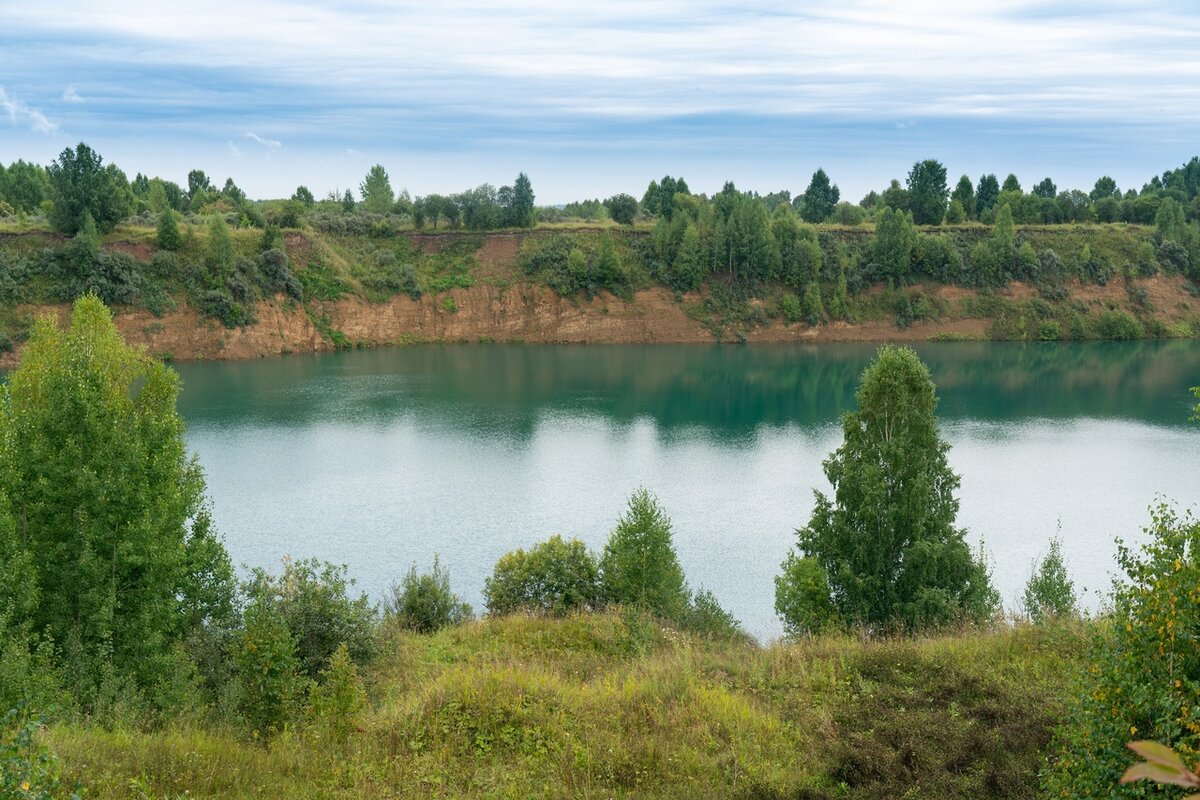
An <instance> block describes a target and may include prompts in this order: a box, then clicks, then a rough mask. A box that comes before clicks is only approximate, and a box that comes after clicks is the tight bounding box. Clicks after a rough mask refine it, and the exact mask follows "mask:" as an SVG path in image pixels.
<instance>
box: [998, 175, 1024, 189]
mask: <svg viewBox="0 0 1200 800" xmlns="http://www.w3.org/2000/svg"><path fill="white" fill-rule="evenodd" d="M1000 191H1002V192H1020V191H1021V182H1020V181H1019V180H1017V176H1016V175H1013V174H1012V173H1011V172H1010V173H1008V177H1007V178H1005V179H1004V184H1003V185H1002V186H1001V187H1000Z"/></svg>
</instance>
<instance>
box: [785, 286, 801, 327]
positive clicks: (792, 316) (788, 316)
mask: <svg viewBox="0 0 1200 800" xmlns="http://www.w3.org/2000/svg"><path fill="white" fill-rule="evenodd" d="M779 313H780V314H782V315H783V318H784V319H785V320H787V322H789V323H795V322H799V321H800V320H802V319H803V318H804V309H803V307H801V305H800V298H798V297H796V295H794V294H792V293H791V292H785V293H784V294H783V296H782V297H780V298H779Z"/></svg>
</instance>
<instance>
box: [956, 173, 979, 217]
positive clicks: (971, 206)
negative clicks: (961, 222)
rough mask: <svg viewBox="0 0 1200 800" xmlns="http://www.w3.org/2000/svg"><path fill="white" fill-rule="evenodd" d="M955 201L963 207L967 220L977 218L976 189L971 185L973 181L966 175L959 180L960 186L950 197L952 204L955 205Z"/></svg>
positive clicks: (958, 185)
mask: <svg viewBox="0 0 1200 800" xmlns="http://www.w3.org/2000/svg"><path fill="white" fill-rule="evenodd" d="M955 200H957V201H958V203H959V205H961V206H962V210H963V214H964V215H965V216H966V218H967V219H974V218H975V187H973V186H972V185H971V179H970V178H968V177H967V176H966V175H963V176H962V177H960V178H959V179H958V184H957V185H956V186H955V187H954V192H953V193H952V194H951V195H950V202H951V203H953V202H954V201H955Z"/></svg>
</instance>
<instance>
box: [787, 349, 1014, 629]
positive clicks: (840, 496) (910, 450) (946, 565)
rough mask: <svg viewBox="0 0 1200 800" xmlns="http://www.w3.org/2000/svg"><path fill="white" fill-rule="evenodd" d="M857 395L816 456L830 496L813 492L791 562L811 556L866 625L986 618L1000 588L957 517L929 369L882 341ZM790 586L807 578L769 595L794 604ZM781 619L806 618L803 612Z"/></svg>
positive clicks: (845, 616) (842, 609)
mask: <svg viewBox="0 0 1200 800" xmlns="http://www.w3.org/2000/svg"><path fill="white" fill-rule="evenodd" d="M857 400H858V410H857V411H851V412H847V413H846V414H845V415H843V417H842V429H843V432H844V436H845V439H844V441H843V443H842V446H841V447H840V448H838V449H837V450H836V451H835V452H834V453H833V454H832V455H831V456H830V457H829V458H828V459H826V461H825V465H824V466H825V476H826V477H827V478H828V479H829V482H830V483H831V484H832V485H833V489H834V498H833V500H832V501H831V500H830V499H829V498H827V497H826V496H825V495H823V494H822V493H820V492H816V508H815V509H814V510H813V514H812V518H811V519H810V520H809V523H808V525H807V526H806V527H805V528H803V529H801V530H799V531H798V532H797V535H798V537H799V547H798V553H797V554H796V555H795V556H793V557H791V558H790V559H789V561H790V562H792V567H791V571H792V572H795V571H796V569H797V568H796V566H795V564H794V559H803V558H810V559H813V560H814V561H815V562H816V565H817V566H819V567H820V569H821V570H823V571H824V573H825V576H826V580H827V581H828V584H829V590H830V593H829V597H830V602H831V604H832V606H833V608H834V610H835V611H836V613H837V615H838V617H839V618H840V619H842V620H843V621H845V622H846V623H849V624H860V625H865V626H867V627H868V628H870V629H873V630H880V629H885V628H891V627H900V628H903V629H906V630H916V629H919V628H923V627H928V626H933V625H940V624H946V623H949V622H953V621H956V620H960V619H977V620H979V619H984V618H986V617H988V616H989V615H991V614H992V613H994V611H995V608H996V605H997V602H998V598H997V597H996V594H995V591H994V590H993V589H992V588H991V586H990V582H989V580H988V574H987V569H986V566H985V565H984V564H983V563H982V561H981V560H980V559H977V558H976V557H974V556H973V555H972V553H971V551H970V549H969V548H968V547H967V544H966V542H965V541H964V538H963V537H964V531H962V530H961V529H959V528H956V527H955V525H954V520H955V516H956V515H957V513H958V500H957V499H955V497H954V491H955V490H956V489H957V488H958V483H959V479H958V476H957V475H955V474H954V472H953V471H952V470H951V469H950V466H949V464H948V463H947V461H946V453H947V451H948V450H949V449H950V446H949V445H948V444H946V442H945V441H943V440H942V439H941V437H940V435H939V432H938V425H937V418H936V417H935V416H934V409H935V408H936V406H937V396H936V394H935V389H934V385H933V381H932V380H931V379H930V377H929V370H928V369H927V368H926V367H925V365H924V364H923V363H921V360H920V359H919V358H918V357H917V354H916V353H914V352H913V351H912V350H911V349H909V348H898V347H892V346H885V347H882V348H880V350H879V353H878V355H877V356H876V358H875V361H874V362H872V364H871V365H870V366H869V367H868V368H867V370H866V371H865V372H864V373H863V377H862V382H861V383H860V384H859V388H858V393H857ZM787 567H788V564H786V563H785V570H786V569H787ZM786 574H787V573H786V572H785V575H786ZM804 575H805V579H806V581H808V583H809V584H813V583H817V582H818V576H819V571H817V570H814V569H812V568H811V567H805V568H804ZM789 592H790V593H793V594H800V595H805V594H811V586H810V587H809V588H808V589H805V590H803V591H801V589H800V588H798V587H793V586H791V585H790V584H789V582H788V581H787V580H786V579H784V580H782V581H781V582H780V583H779V584H777V588H776V598H777V604H778V605H780V606H782V607H783V608H790V607H791V606H792V603H791V602H790V601H789V600H788V594H789ZM781 593H782V594H781ZM781 598H782V599H781ZM784 622H785V624H787V625H789V626H791V627H799V628H806V627H810V626H811V620H808V619H804V618H797V619H786V618H785V620H784Z"/></svg>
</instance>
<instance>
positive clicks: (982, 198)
mask: <svg viewBox="0 0 1200 800" xmlns="http://www.w3.org/2000/svg"><path fill="white" fill-rule="evenodd" d="M999 196H1000V182H999V181H997V180H996V176H995V175H983V176H981V177H980V178H979V186H978V188H976V189H975V213H976V219H978V218H979V216H981V215H982V214H983V213H984V212H985V211H989V210H991V208H992V206H994V205H995V204H996V198H997V197H999Z"/></svg>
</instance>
